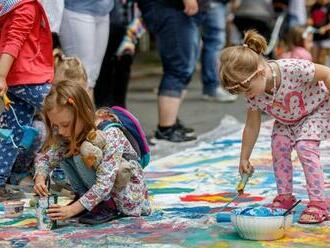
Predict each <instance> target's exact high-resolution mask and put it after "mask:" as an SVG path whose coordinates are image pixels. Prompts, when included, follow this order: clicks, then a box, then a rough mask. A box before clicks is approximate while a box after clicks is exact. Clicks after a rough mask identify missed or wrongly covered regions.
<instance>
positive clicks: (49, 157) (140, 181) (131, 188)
mask: <svg viewBox="0 0 330 248" xmlns="http://www.w3.org/2000/svg"><path fill="white" fill-rule="evenodd" d="M104 134H105V137H106V141H107V145H106V147H105V148H104V150H103V154H104V155H103V159H102V161H101V163H100V164H99V165H98V166H97V168H96V183H95V184H94V185H93V186H92V187H91V188H90V189H89V190H88V191H87V192H86V193H85V194H84V195H83V196H81V198H80V199H79V201H80V203H81V204H82V205H83V206H84V207H85V208H86V209H87V210H92V209H93V208H94V207H95V206H96V205H97V204H99V203H100V202H101V201H103V200H108V199H110V198H113V200H114V201H115V203H116V206H117V209H118V211H120V212H121V213H123V214H126V215H129V216H140V215H148V214H150V212H151V210H150V204H149V200H148V189H147V187H146V184H145V182H144V175H143V171H142V168H141V166H140V164H139V163H138V161H137V160H129V161H126V160H125V161H126V162H128V163H129V164H130V168H131V169H132V176H131V179H130V181H129V182H128V184H127V185H126V186H125V187H121V188H119V189H118V188H117V187H114V184H115V180H116V177H117V173H118V170H119V166H120V163H122V162H123V159H124V158H123V154H125V153H126V154H132V155H135V157H137V155H136V152H135V151H134V149H133V147H132V146H131V144H130V142H129V141H128V140H127V138H126V137H125V135H124V134H123V133H122V131H121V130H120V129H119V128H116V127H112V128H109V129H108V130H107V131H105V132H104ZM66 149H67V148H66V146H65V145H59V146H56V147H55V146H54V147H52V148H51V149H49V150H48V152H47V153H44V154H38V156H37V157H36V160H35V168H36V174H35V175H37V174H43V175H45V176H47V175H49V173H50V171H51V170H52V169H54V168H55V167H57V166H59V165H60V164H61V162H62V161H64V160H65V159H66V158H67V157H66V156H65V151H66Z"/></svg>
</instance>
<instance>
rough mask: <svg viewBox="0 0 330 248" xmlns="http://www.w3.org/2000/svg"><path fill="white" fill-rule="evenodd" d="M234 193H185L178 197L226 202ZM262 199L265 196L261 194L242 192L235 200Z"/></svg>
mask: <svg viewBox="0 0 330 248" xmlns="http://www.w3.org/2000/svg"><path fill="white" fill-rule="evenodd" d="M235 195H236V194H235V193H230V192H224V193H217V194H202V195H186V196H183V197H180V199H181V201H183V202H209V203H226V202H228V201H230V200H231V199H232V198H233V197H235ZM217 198H219V199H217ZM221 198H224V199H221ZM264 199H265V198H264V197H262V196H251V195H250V194H242V195H241V197H240V198H239V199H238V200H237V201H235V202H259V201H262V200H264Z"/></svg>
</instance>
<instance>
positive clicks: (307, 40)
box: [280, 26, 313, 61]
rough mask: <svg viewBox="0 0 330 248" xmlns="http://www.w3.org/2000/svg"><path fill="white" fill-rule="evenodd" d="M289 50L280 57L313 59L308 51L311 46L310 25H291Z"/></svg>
mask: <svg viewBox="0 0 330 248" xmlns="http://www.w3.org/2000/svg"><path fill="white" fill-rule="evenodd" d="M288 46H289V51H288V52H286V53H283V54H282V55H281V56H280V58H281V59H305V60H309V61H313V58H312V55H311V53H310V51H311V49H312V47H313V31H312V29H311V28H310V27H307V28H306V27H301V26H296V27H293V28H292V29H291V30H290V32H289V44H288Z"/></svg>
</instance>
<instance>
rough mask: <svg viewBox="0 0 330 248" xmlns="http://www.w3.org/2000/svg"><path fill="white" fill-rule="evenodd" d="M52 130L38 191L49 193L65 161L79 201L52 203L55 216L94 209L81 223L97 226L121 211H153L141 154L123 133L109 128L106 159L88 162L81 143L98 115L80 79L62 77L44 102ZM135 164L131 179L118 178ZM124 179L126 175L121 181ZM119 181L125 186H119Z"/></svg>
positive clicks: (40, 160)
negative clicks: (49, 185)
mask: <svg viewBox="0 0 330 248" xmlns="http://www.w3.org/2000/svg"><path fill="white" fill-rule="evenodd" d="M43 111H44V116H45V119H46V125H47V129H48V134H47V140H46V145H45V152H44V153H42V154H39V155H38V156H37V158H36V161H35V167H36V174H35V186H34V189H35V191H36V192H37V193H38V194H39V195H41V196H47V195H48V193H49V192H48V190H47V187H46V178H47V176H48V174H49V172H50V171H51V170H52V169H53V168H54V167H56V166H58V165H60V166H61V168H62V169H63V170H64V172H65V175H66V177H67V178H68V180H69V182H70V184H71V186H72V188H73V190H74V191H75V193H76V194H77V195H79V197H80V198H79V199H78V200H77V201H75V202H74V203H72V204H70V205H67V206H60V205H52V206H51V207H50V208H49V210H48V214H49V216H50V217H51V218H52V219H54V220H64V219H67V218H70V217H73V216H75V215H77V214H79V213H81V212H83V211H84V210H85V209H87V210H88V211H89V212H87V213H85V214H84V215H82V216H81V217H80V219H79V221H80V222H81V223H88V224H97V223H102V222H106V221H109V220H113V219H115V218H118V217H119V216H120V215H126V216H140V215H148V214H149V213H150V211H151V210H150V205H149V200H148V190H147V187H146V185H145V183H144V176H143V171H142V168H141V166H140V164H139V163H138V161H137V160H136V159H125V158H127V156H125V158H124V157H123V154H124V153H125V154H130V155H132V156H128V157H131V158H137V155H136V152H135V150H134V149H133V147H132V146H131V144H130V142H129V141H128V140H127V138H126V137H125V135H124V134H123V133H122V131H121V130H120V129H119V128H117V127H112V128H109V129H107V131H104V132H103V134H104V139H105V146H104V148H103V149H102V151H103V154H102V159H101V160H100V163H99V164H98V165H97V166H94V167H93V168H91V167H89V166H87V165H85V163H84V161H85V160H83V159H82V158H81V156H80V146H81V144H82V143H83V142H84V141H85V140H86V139H87V138H88V135H89V134H90V133H91V132H93V131H95V130H96V129H97V128H96V124H95V123H96V122H97V120H96V116H95V112H94V109H93V104H92V102H91V100H90V98H89V96H88V94H87V92H86V91H85V90H84V89H83V88H82V87H81V86H80V85H79V84H78V83H75V82H70V81H62V82H59V83H58V84H56V85H54V86H53V88H52V90H51V92H50V94H49V95H48V96H47V97H46V99H45V103H44V110H43ZM123 164H126V165H127V164H129V167H130V169H131V171H130V174H131V176H130V180H128V182H127V183H126V184H124V185H123V184H122V182H118V179H119V178H122V177H121V176H118V175H119V170H120V169H121V167H122V165H123ZM120 180H121V179H120ZM117 185H121V186H120V187H117Z"/></svg>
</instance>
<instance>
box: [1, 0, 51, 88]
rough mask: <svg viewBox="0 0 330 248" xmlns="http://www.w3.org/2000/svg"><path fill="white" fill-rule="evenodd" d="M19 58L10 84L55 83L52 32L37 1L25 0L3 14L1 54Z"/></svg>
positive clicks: (8, 78)
mask: <svg viewBox="0 0 330 248" xmlns="http://www.w3.org/2000/svg"><path fill="white" fill-rule="evenodd" d="M3 53H6V54H10V55H12V56H13V57H15V60H14V63H13V65H12V67H11V69H10V71H9V73H8V76H7V78H6V81H7V84H8V86H15V85H23V84H40V83H45V82H51V81H52V80H53V77H54V63H53V55H52V35H51V31H50V28H49V24H48V20H47V17H46V14H45V11H44V9H43V8H42V6H41V5H40V3H39V2H38V1H37V0H22V1H21V2H20V3H19V4H18V5H17V6H16V7H15V8H14V9H12V10H11V11H10V12H8V13H7V14H5V15H3V16H1V17H0V54H3Z"/></svg>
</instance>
